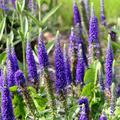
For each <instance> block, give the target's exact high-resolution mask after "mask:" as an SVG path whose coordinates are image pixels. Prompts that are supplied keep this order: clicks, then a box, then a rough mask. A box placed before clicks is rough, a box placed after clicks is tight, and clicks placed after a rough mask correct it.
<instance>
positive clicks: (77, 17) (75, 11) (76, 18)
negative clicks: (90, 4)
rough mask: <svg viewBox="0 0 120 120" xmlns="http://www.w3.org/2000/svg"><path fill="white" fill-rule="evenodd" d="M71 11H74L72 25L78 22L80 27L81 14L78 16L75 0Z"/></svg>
mask: <svg viewBox="0 0 120 120" xmlns="http://www.w3.org/2000/svg"><path fill="white" fill-rule="evenodd" d="M73 11H74V25H76V24H79V25H80V27H81V26H82V25H81V16H80V13H79V9H78V6H77V3H76V2H74V5H73Z"/></svg>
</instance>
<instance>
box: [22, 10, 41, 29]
mask: <svg viewBox="0 0 120 120" xmlns="http://www.w3.org/2000/svg"><path fill="white" fill-rule="evenodd" d="M24 13H25V14H26V15H27V16H28V17H29V18H31V19H32V20H33V22H34V23H35V24H37V25H38V26H39V27H42V25H41V23H40V22H39V20H37V18H35V17H34V16H33V15H32V14H31V13H30V12H28V11H25V10H24Z"/></svg>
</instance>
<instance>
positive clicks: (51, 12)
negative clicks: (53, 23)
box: [42, 4, 62, 25]
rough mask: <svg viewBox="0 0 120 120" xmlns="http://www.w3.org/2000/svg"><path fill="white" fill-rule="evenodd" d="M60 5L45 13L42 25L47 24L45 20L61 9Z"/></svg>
mask: <svg viewBox="0 0 120 120" xmlns="http://www.w3.org/2000/svg"><path fill="white" fill-rule="evenodd" d="M61 5H62V4H59V5H57V6H56V7H54V8H53V9H52V10H51V11H49V12H48V13H47V15H46V16H45V17H44V18H43V20H42V25H44V24H45V23H46V22H47V20H48V19H49V18H50V17H51V16H52V15H53V14H54V13H55V12H56V11H57V10H58V9H59V8H60V7H61Z"/></svg>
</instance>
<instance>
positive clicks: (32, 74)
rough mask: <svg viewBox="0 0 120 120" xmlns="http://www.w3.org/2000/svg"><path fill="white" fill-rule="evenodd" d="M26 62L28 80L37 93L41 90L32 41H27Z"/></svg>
mask: <svg viewBox="0 0 120 120" xmlns="http://www.w3.org/2000/svg"><path fill="white" fill-rule="evenodd" d="M26 60H27V65H28V79H29V81H30V82H31V83H32V84H33V85H34V87H35V89H36V91H38V90H39V78H38V73H37V67H36V62H35V59H34V56H33V51H32V48H31V44H30V41H29V40H27V46H26Z"/></svg>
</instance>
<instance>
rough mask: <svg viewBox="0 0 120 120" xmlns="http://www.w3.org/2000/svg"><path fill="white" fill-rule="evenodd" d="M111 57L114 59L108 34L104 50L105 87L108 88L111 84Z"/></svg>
mask: <svg viewBox="0 0 120 120" xmlns="http://www.w3.org/2000/svg"><path fill="white" fill-rule="evenodd" d="M113 59H114V55H113V49H112V46H111V40H110V36H109V40H108V48H107V51H106V88H107V89H110V87H111V84H112V77H113V74H112V64H113Z"/></svg>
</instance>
